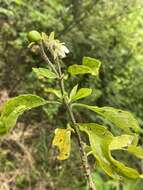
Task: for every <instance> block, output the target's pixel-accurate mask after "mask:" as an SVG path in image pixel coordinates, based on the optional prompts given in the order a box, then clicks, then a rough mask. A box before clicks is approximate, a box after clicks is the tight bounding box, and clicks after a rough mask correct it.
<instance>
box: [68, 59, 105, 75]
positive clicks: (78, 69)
mask: <svg viewBox="0 0 143 190" xmlns="http://www.w3.org/2000/svg"><path fill="white" fill-rule="evenodd" d="M82 63H83V64H82V65H77V64H74V65H71V66H69V68H68V72H69V73H70V74H71V75H78V74H91V75H94V76H97V75H98V73H99V68H100V66H101V63H100V62H99V61H98V60H96V59H94V58H90V57H84V58H83V61H82Z"/></svg>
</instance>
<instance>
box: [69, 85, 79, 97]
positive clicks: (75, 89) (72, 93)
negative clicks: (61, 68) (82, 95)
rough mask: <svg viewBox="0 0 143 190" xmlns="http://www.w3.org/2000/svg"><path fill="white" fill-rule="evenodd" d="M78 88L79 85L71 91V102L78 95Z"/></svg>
mask: <svg viewBox="0 0 143 190" xmlns="http://www.w3.org/2000/svg"><path fill="white" fill-rule="evenodd" d="M77 88H78V84H77V85H75V86H74V87H73V89H72V90H71V92H70V100H72V98H73V97H74V96H75V94H76V92H77Z"/></svg>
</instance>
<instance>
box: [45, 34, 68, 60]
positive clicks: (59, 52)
mask: <svg viewBox="0 0 143 190" xmlns="http://www.w3.org/2000/svg"><path fill="white" fill-rule="evenodd" d="M54 36H55V35H54V32H51V34H50V35H49V36H47V35H46V34H45V33H42V39H43V41H44V43H45V45H46V47H47V48H48V50H49V51H50V53H51V54H52V55H53V57H54V59H57V58H58V57H60V58H64V57H66V54H68V53H69V50H68V48H67V47H66V46H65V43H62V42H60V41H59V40H57V39H55V38H54Z"/></svg>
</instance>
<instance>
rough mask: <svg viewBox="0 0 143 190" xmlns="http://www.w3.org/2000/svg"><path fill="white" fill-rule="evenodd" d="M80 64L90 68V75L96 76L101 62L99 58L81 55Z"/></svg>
mask: <svg viewBox="0 0 143 190" xmlns="http://www.w3.org/2000/svg"><path fill="white" fill-rule="evenodd" d="M82 64H83V65H85V66H88V67H90V68H91V70H92V73H91V74H92V75H95V76H96V75H98V74H99V68H100V66H101V62H100V61H99V60H97V59H94V58H91V57H83V60H82Z"/></svg>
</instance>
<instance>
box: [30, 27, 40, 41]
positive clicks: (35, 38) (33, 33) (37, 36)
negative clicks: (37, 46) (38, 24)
mask: <svg viewBox="0 0 143 190" xmlns="http://www.w3.org/2000/svg"><path fill="white" fill-rule="evenodd" d="M27 38H28V40H29V41H30V42H38V41H40V40H41V39H42V37H41V34H40V33H39V32H37V31H36V30H32V31H30V32H29V33H28V34H27Z"/></svg>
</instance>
